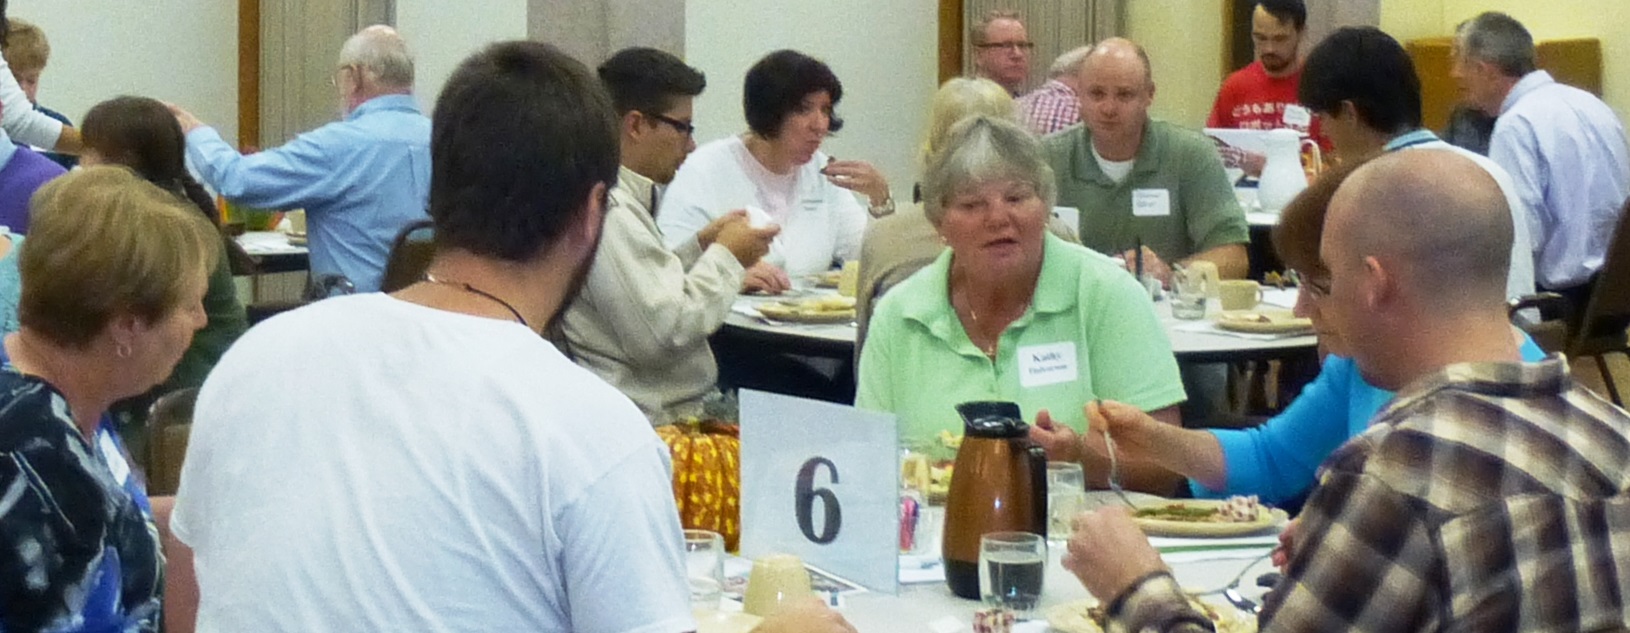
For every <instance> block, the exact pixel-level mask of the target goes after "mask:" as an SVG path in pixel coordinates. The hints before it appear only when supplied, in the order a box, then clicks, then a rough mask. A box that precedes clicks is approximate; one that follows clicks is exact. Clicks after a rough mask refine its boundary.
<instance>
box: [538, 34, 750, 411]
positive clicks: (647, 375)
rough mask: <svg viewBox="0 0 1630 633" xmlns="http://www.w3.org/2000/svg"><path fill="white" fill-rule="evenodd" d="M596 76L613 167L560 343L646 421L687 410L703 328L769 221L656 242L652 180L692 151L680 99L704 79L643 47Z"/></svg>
mask: <svg viewBox="0 0 1630 633" xmlns="http://www.w3.org/2000/svg"><path fill="white" fill-rule="evenodd" d="M599 74H600V82H601V83H602V84H603V85H604V86H605V87H606V90H607V92H609V93H610V94H611V100H612V104H613V107H615V108H616V111H617V115H618V117H619V121H618V130H619V131H620V133H621V150H622V152H621V160H622V167H621V169H620V170H619V171H620V173H619V174H618V177H617V186H616V187H614V188H613V189H612V190H611V194H610V195H611V200H610V205H609V207H608V208H607V210H606V222H605V229H604V232H603V233H602V237H601V241H600V250H599V252H598V253H597V254H596V255H595V257H594V263H593V264H592V265H591V266H590V267H589V273H588V277H587V280H586V282H585V284H584V286H583V289H582V290H581V292H580V293H579V294H578V296H577V299H576V300H575V301H573V302H572V304H571V306H570V307H569V308H568V309H567V310H566V312H565V315H564V317H563V318H562V321H561V326H562V327H561V332H560V334H561V335H562V336H563V337H564V343H565V345H564V346H563V347H564V348H565V349H566V350H567V351H568V352H569V353H570V354H571V355H572V356H573V358H574V360H576V361H577V363H578V364H580V365H583V366H584V367H587V368H589V369H590V370H592V371H594V373H596V374H598V375H599V376H600V377H601V378H604V379H605V380H606V382H609V383H611V384H612V385H614V386H616V387H617V388H618V389H620V390H622V392H623V393H625V394H627V395H628V397H629V399H631V400H633V401H634V403H635V404H637V405H639V407H640V410H641V411H642V412H644V413H645V415H646V416H647V417H648V418H650V419H651V421H652V423H653V424H664V423H666V422H669V421H672V420H674V419H678V418H683V417H691V416H698V415H700V414H701V412H702V400H703V399H704V398H705V397H706V396H708V395H709V394H711V393H713V391H714V382H715V380H716V378H717V373H718V367H717V365H716V364H715V362H714V359H713V352H712V350H711V349H710V348H709V347H708V340H707V339H708V336H709V335H711V334H713V332H714V331H715V330H717V329H719V326H720V325H722V324H723V323H724V317H725V315H726V314H728V313H729V312H730V305H731V303H732V302H733V301H735V298H736V293H737V291H738V290H739V289H740V288H741V285H742V280H743V278H744V276H745V274H746V268H747V267H749V266H752V265H753V264H755V263H757V262H758V260H759V258H760V257H763V256H764V254H765V253H767V252H769V248H770V240H771V239H772V238H774V237H775V234H776V232H777V231H778V230H779V229H777V228H775V227H770V228H762V229H760V228H753V227H752V226H750V225H749V224H748V221H747V216H746V213H745V212H741V211H737V212H732V213H727V214H725V215H724V216H722V217H720V218H719V219H717V220H714V221H713V222H711V223H710V224H708V225H707V226H706V227H704V228H703V229H702V230H701V231H698V232H697V234H696V237H695V239H692V240H687V241H685V242H683V243H682V244H680V245H679V246H678V248H676V249H675V250H672V251H670V250H668V249H667V248H666V247H664V246H663V241H662V235H661V233H660V232H658V230H657V225H656V220H655V218H654V214H653V212H654V211H655V210H656V208H657V204H656V202H657V200H656V197H657V186H658V185H665V184H667V183H668V182H669V181H671V180H673V176H674V172H675V171H677V170H678V169H679V164H680V163H682V162H684V160H685V156H686V155H688V154H690V152H691V150H693V149H696V142H695V140H694V139H692V138H691V135H692V132H694V130H695V127H694V126H693V125H692V124H691V112H692V109H691V108H692V101H693V100H694V99H695V98H696V96H697V95H699V94H701V93H702V89H703V88H704V87H706V85H707V82H706V79H705V78H704V77H703V76H702V73H700V72H697V71H696V69H694V68H691V67H690V66H686V65H685V63H684V62H682V61H680V60H679V59H678V58H677V57H674V56H673V55H670V54H668V53H665V52H662V51H659V50H656V49H651V48H628V49H624V50H622V51H619V52H618V53H617V54H616V55H613V56H612V57H611V59H608V60H606V62H605V63H604V64H601V65H600V69H599Z"/></svg>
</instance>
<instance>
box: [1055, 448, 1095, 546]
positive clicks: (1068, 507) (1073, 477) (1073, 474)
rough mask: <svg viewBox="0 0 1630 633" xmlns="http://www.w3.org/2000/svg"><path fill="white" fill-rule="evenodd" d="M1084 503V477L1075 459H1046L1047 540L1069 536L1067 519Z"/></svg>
mask: <svg viewBox="0 0 1630 633" xmlns="http://www.w3.org/2000/svg"><path fill="white" fill-rule="evenodd" d="M1086 504H1087V478H1086V475H1085V474H1083V473H1082V472H1081V465H1080V464H1077V463H1075V462H1047V540H1048V541H1051V542H1053V543H1055V544H1062V543H1063V542H1065V541H1068V540H1070V522H1071V521H1072V520H1074V519H1075V515H1077V514H1080V513H1081V511H1082V510H1083V509H1085V508H1086Z"/></svg>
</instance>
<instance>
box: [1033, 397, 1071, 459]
mask: <svg viewBox="0 0 1630 633" xmlns="http://www.w3.org/2000/svg"><path fill="white" fill-rule="evenodd" d="M1030 441H1032V442H1035V443H1036V444H1038V445H1040V446H1041V448H1042V450H1045V451H1047V459H1048V460H1049V461H1055V462H1078V461H1081V436H1080V435H1077V434H1076V432H1075V429H1072V428H1070V427H1069V426H1068V425H1065V424H1059V423H1057V422H1054V421H1053V416H1052V414H1050V413H1048V412H1047V410H1046V409H1042V410H1041V411H1038V412H1036V423H1035V424H1033V425H1031V426H1030Z"/></svg>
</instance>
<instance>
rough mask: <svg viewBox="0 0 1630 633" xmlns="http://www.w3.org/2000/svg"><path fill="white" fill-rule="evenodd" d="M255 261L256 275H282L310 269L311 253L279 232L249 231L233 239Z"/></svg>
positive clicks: (302, 245)
mask: <svg viewBox="0 0 1630 633" xmlns="http://www.w3.org/2000/svg"><path fill="white" fill-rule="evenodd" d="M233 239H235V240H236V241H237V242H238V246H242V247H243V251H244V252H245V253H248V254H249V256H250V257H252V258H254V259H255V265H256V271H255V272H256V273H258V274H267V273H283V272H294V271H301V270H307V269H308V268H310V266H311V264H310V261H309V260H310V255H311V251H310V250H309V249H307V248H306V246H305V245H304V244H294V243H291V242H290V241H289V235H288V234H287V233H283V232H280V231H249V232H247V233H244V234H243V235H239V236H237V237H236V238H233Z"/></svg>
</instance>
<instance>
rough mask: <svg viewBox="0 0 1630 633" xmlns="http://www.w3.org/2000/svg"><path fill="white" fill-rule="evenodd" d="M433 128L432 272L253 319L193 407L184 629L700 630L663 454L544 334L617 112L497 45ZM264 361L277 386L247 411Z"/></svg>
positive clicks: (611, 181)
mask: <svg viewBox="0 0 1630 633" xmlns="http://www.w3.org/2000/svg"><path fill="white" fill-rule="evenodd" d="M433 130H434V133H433V134H432V138H431V146H430V147H431V159H432V162H433V169H432V171H431V173H432V174H433V176H432V182H431V184H430V216H431V219H432V221H433V222H434V223H435V232H436V253H435V256H434V258H433V259H432V260H431V262H430V265H429V269H428V270H429V272H428V273H427V274H426V275H425V278H424V281H423V282H421V283H418V284H415V285H413V286H409V287H407V288H405V289H403V290H401V291H400V292H397V293H393V294H390V295H385V294H368V295H357V296H349V297H341V298H337V299H330V300H327V301H322V302H318V303H316V304H314V305H312V306H309V307H306V308H303V309H300V310H296V311H293V312H290V313H288V314H285V315H282V316H279V317H277V318H275V319H272V320H269V321H267V322H266V323H264V324H262V325H260V326H259V327H257V328H255V330H254V331H253V332H252V333H250V334H249V335H248V336H245V337H244V338H242V339H239V340H238V344H237V346H235V347H233V348H232V350H231V351H230V352H228V353H227V355H226V357H225V358H223V359H222V361H221V364H220V365H217V366H216V368H215V372H214V373H213V374H211V376H210V379H209V381H208V382H206V383H205V384H204V388H203V390H202V392H201V393H200V394H199V398H198V406H197V411H196V415H195V417H194V423H193V429H192V436H191V444H190V446H189V455H188V457H187V460H186V465H185V466H184V468H183V472H182V484H181V490H180V492H179V493H178V495H177V500H176V505H175V511H174V514H173V518H172V520H171V523H172V525H171V527H172V529H173V531H174V534H175V535H176V537H177V538H178V539H179V540H180V541H181V542H183V543H185V544H187V546H189V547H190V548H191V551H192V552H194V553H195V559H194V560H193V561H192V562H193V563H194V564H193V565H185V564H184V561H182V564H180V565H177V567H181V568H192V569H195V570H196V572H197V577H198V587H199V589H200V590H201V591H200V595H201V597H202V601H201V603H200V604H199V609H198V622H197V624H198V630H199V631H206V632H208V631H231V632H233V633H257V632H270V631H357V632H364V631H470V632H475V631H605V632H623V631H642V632H664V633H666V632H670V631H672V632H677V631H694V630H696V624H695V622H694V621H693V620H692V617H691V605H690V599H689V591H688V589H687V586H686V582H685V566H684V560H683V556H684V554H683V550H682V541H681V536H680V535H681V531H680V527H679V517H678V513H677V511H675V509H674V500H673V497H672V496H671V492H670V491H671V490H672V487H671V485H670V483H671V482H670V480H669V470H668V459H669V458H668V449H667V447H666V446H665V445H664V444H663V443H662V441H661V440H659V439H658V438H657V436H656V434H655V433H654V432H652V430H651V427H650V425H649V424H648V423H647V422H646V420H645V417H644V416H642V415H640V413H639V410H638V409H637V408H635V407H634V405H633V403H631V402H629V400H628V398H626V397H624V396H623V395H622V394H620V393H618V392H617V391H616V390H615V389H613V388H612V387H611V386H610V385H607V384H606V383H605V382H604V381H602V380H600V379H599V378H597V377H595V376H594V374H592V373H590V372H589V371H588V370H585V369H583V368H580V367H578V366H576V365H574V364H572V362H571V361H570V360H568V359H567V358H566V357H565V356H564V355H563V354H561V353H560V352H559V351H557V350H556V349H555V348H554V347H552V346H550V345H549V343H548V342H546V341H545V340H544V339H543V338H541V337H540V336H538V334H539V332H540V331H541V330H543V329H544V328H545V327H546V326H547V324H549V322H550V321H552V320H553V319H554V318H555V316H556V314H557V313H558V312H559V310H560V308H561V306H562V305H563V304H564V303H566V302H567V300H568V298H569V297H570V296H571V294H572V292H573V291H574V289H575V287H576V286H577V285H578V283H579V282H580V280H581V279H582V277H583V275H584V272H585V271H586V270H587V268H588V266H589V264H590V262H591V261H592V260H593V257H594V252H595V249H596V247H597V245H598V243H599V241H600V232H601V227H602V224H603V219H604V215H603V214H604V209H605V206H606V196H607V192H608V191H609V190H610V188H611V187H613V186H614V185H615V184H616V182H617V169H618V163H617V152H618V146H617V119H616V116H615V114H614V112H613V110H612V106H611V99H610V98H608V97H607V96H606V93H605V90H604V89H603V88H601V86H600V84H599V82H598V81H596V80H595V78H594V76H593V75H592V74H591V73H590V72H589V70H588V69H587V68H585V67H584V66H583V65H582V64H581V63H579V62H577V61H576V60H573V59H571V58H570V57H567V56H566V55H565V54H563V53H561V52H560V51H558V50H556V49H555V48H553V47H551V46H549V45H546V44H541V43H537V42H504V43H499V44H494V45H492V46H490V47H488V48H486V49H485V50H483V51H481V52H479V53H477V54H475V55H474V56H472V57H471V58H469V59H467V60H465V61H464V62H463V63H462V64H460V65H459V67H458V69H457V70H456V71H455V72H454V73H453V76H452V77H451V78H450V79H449V80H448V81H447V85H446V87H445V88H443V89H442V92H441V96H440V97H439V98H438V100H437V103H436V109H435V115H434V122H433ZM499 147H501V148H503V151H501V152H495V151H493V148H499ZM268 367H278V368H289V371H286V372H285V375H284V376H283V378H281V379H280V380H281V382H280V383H279V389H282V390H285V391H284V396H283V397H274V398H261V397H252V396H250V395H249V394H252V393H255V392H256V391H257V385H262V384H263V381H264V377H263V376H264V374H265V370H266V368H268ZM173 553H177V554H180V555H182V556H186V555H187V554H186V552H185V550H184V548H183V549H181V550H179V551H175V550H173ZM789 617H796V618H797V620H796V622H797V624H798V625H799V627H801V629H802V630H809V631H820V630H826V631H852V630H853V629H852V628H850V627H848V626H847V624H846V623H843V621H842V619H841V617H839V616H836V615H835V614H833V613H831V612H829V611H822V610H820V609H814V608H805V609H803V610H800V611H799V612H797V613H795V614H793V616H789ZM167 624H170V622H167ZM180 624H181V625H182V628H183V630H185V624H186V623H185V622H181V623H180ZM771 624H772V623H769V622H767V623H766V626H770V625H771ZM779 630H783V631H786V630H792V629H788V628H785V627H783V628H781V629H779Z"/></svg>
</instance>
